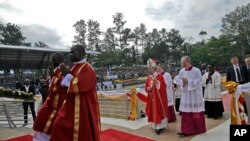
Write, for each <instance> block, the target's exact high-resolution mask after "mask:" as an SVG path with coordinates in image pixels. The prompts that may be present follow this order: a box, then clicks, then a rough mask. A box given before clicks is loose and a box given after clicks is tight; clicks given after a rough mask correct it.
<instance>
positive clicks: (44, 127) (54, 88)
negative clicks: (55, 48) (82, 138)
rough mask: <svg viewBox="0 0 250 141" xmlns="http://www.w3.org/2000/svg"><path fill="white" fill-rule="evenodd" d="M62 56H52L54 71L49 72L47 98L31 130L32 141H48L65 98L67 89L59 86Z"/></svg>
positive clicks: (56, 54)
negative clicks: (32, 131) (32, 132)
mask: <svg viewBox="0 0 250 141" xmlns="http://www.w3.org/2000/svg"><path fill="white" fill-rule="evenodd" d="M63 58H64V56H63V55H62V54H61V53H55V54H53V55H52V57H51V59H52V63H53V66H54V67H55V69H54V70H53V69H52V70H50V72H49V73H50V77H51V78H52V79H51V81H50V84H49V90H48V93H49V95H48V97H47V99H46V101H45V103H44V104H43V105H42V107H41V109H40V110H39V112H38V114H37V118H36V120H35V123H34V126H33V129H34V135H33V140H34V141H48V140H49V135H50V133H51V130H52V125H53V124H54V121H55V118H56V116H57V113H58V111H59V109H60V108H61V106H62V104H63V101H64V100H65V97H66V92H67V89H66V88H64V87H62V86H61V81H62V79H63V75H62V73H61V71H60V68H59V64H61V63H63Z"/></svg>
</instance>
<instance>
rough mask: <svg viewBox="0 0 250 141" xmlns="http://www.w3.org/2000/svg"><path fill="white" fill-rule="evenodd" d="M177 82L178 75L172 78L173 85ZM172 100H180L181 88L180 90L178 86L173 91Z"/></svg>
mask: <svg viewBox="0 0 250 141" xmlns="http://www.w3.org/2000/svg"><path fill="white" fill-rule="evenodd" d="M177 81H180V79H179V75H176V76H175V77H174V81H173V82H174V83H175V84H177V83H178V82H177ZM174 98H175V99H179V98H181V88H180V86H178V85H177V87H176V88H175V91H174Z"/></svg>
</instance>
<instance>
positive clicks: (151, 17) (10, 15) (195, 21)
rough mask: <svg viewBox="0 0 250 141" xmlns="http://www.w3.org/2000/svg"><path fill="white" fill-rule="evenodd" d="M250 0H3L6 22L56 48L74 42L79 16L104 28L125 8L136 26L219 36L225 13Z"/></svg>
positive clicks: (33, 39)
mask: <svg viewBox="0 0 250 141" xmlns="http://www.w3.org/2000/svg"><path fill="white" fill-rule="evenodd" d="M247 3H249V0H206V1H205V0H0V21H1V22H3V23H6V22H11V23H15V24H18V25H19V26H21V28H22V31H23V33H24V35H25V36H26V37H27V41H29V42H36V41H38V40H41V41H43V42H45V43H47V44H49V45H50V46H53V47H62V48H65V47H67V46H69V45H71V41H72V40H73V37H74V35H75V31H74V28H73V27H72V25H73V24H74V23H75V22H76V21H77V20H79V19H84V20H88V19H93V20H97V21H98V22H99V23H100V26H101V30H102V31H105V30H106V28H108V27H111V26H113V23H112V15H114V14H115V13H116V12H122V13H124V15H125V20H127V23H126V25H125V27H129V28H134V27H136V26H139V24H140V23H144V24H145V25H146V27H147V29H148V30H150V31H151V30H152V28H158V29H161V28H163V27H164V28H166V29H167V30H169V29H171V28H176V29H178V30H180V31H181V34H182V35H183V36H184V37H185V38H189V37H191V36H192V37H193V38H194V40H199V37H198V34H199V32H200V31H201V30H205V31H206V32H207V33H208V37H209V36H218V35H219V34H220V28H221V18H222V17H224V15H225V14H227V13H229V12H231V11H233V10H234V9H235V8H236V7H237V6H241V5H246V4H247Z"/></svg>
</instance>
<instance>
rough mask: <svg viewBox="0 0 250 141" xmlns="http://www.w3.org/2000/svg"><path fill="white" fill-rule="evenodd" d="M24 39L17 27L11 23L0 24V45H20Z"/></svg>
mask: <svg viewBox="0 0 250 141" xmlns="http://www.w3.org/2000/svg"><path fill="white" fill-rule="evenodd" d="M25 39H26V38H25V37H24V35H23V33H22V32H21V28H20V27H19V26H18V25H16V24H12V23H7V24H6V25H4V24H0V43H2V44H5V45H22V44H23V43H24V41H25Z"/></svg>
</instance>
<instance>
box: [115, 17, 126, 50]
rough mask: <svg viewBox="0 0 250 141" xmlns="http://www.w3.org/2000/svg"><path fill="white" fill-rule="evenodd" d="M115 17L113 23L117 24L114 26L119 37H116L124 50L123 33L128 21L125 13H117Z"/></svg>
mask: <svg viewBox="0 0 250 141" xmlns="http://www.w3.org/2000/svg"><path fill="white" fill-rule="evenodd" d="M112 17H113V23H114V25H115V27H114V28H113V31H114V33H115V34H117V36H118V37H116V41H117V44H118V47H119V48H120V49H121V51H122V45H121V36H122V35H121V34H122V31H123V28H124V25H125V23H126V21H125V20H123V19H124V15H123V13H119V12H118V13H115V15H113V16H112Z"/></svg>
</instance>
